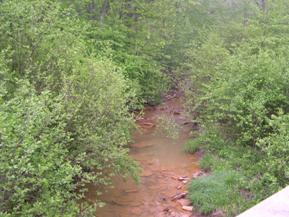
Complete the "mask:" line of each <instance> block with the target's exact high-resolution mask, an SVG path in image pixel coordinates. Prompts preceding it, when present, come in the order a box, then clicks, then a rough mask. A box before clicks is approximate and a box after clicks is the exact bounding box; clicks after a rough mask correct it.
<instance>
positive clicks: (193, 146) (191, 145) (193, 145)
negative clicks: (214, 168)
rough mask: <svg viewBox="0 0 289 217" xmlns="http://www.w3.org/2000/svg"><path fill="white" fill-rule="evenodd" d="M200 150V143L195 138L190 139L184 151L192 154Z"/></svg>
mask: <svg viewBox="0 0 289 217" xmlns="http://www.w3.org/2000/svg"><path fill="white" fill-rule="evenodd" d="M199 150H200V144H199V143H197V142H196V141H195V140H189V141H187V142H186V143H185V145H184V151H185V152H187V153H190V154H194V153H196V152H197V151H199Z"/></svg>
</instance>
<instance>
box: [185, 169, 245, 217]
mask: <svg viewBox="0 0 289 217" xmlns="http://www.w3.org/2000/svg"><path fill="white" fill-rule="evenodd" d="M241 182H242V177H241V176H240V175H239V174H238V173H237V172H234V171H219V172H214V173H212V174H211V175H208V176H204V177H200V178H197V179H194V180H192V181H191V183H190V184H189V192H190V193H189V199H190V200H191V201H192V203H193V204H194V206H195V207H196V208H197V209H198V210H200V211H201V213H203V214H209V213H211V212H213V211H215V210H218V209H222V210H223V211H225V212H226V214H227V215H228V216H233V215H234V216H235V215H236V214H237V213H238V211H239V210H238V209H236V208H237V206H238V204H239V203H240V202H241V201H242V200H243V198H242V197H241V196H240V194H238V193H237V192H239V190H240V183H241ZM232 210H234V212H233V213H230V212H231V211H232Z"/></svg>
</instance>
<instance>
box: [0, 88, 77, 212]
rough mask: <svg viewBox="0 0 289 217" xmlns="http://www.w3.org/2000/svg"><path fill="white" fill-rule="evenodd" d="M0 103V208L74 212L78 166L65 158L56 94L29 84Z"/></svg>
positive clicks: (65, 141)
mask: <svg viewBox="0 0 289 217" xmlns="http://www.w3.org/2000/svg"><path fill="white" fill-rule="evenodd" d="M15 91H16V93H15V94H16V95H17V96H16V97H14V98H13V99H11V100H9V101H8V102H5V103H2V104H1V106H0V108H1V109H0V142H1V143H0V144H1V156H0V162H1V164H0V177H1V184H0V189H1V191H0V193H1V201H0V204H1V205H0V207H1V213H2V214H3V213H7V214H8V213H9V214H11V216H40V215H45V216H63V215H66V216H73V215H75V214H76V213H77V208H76V201H75V199H76V195H75V193H74V192H75V190H76V184H75V183H74V182H73V179H74V177H76V176H79V175H80V173H81V167H79V166H78V165H77V164H76V165H74V164H73V163H72V162H71V161H70V160H69V159H68V158H67V155H68V153H67V152H68V150H67V148H66V147H67V145H68V143H69V141H70V140H71V138H70V136H69V134H68V133H67V132H66V131H65V127H66V123H65V113H64V108H63V105H62V104H61V99H60V98H53V97H51V94H49V93H48V92H45V93H42V94H41V95H38V96H37V95H36V94H35V91H33V89H32V88H31V87H29V85H25V84H23V85H21V88H19V89H17V90H15Z"/></svg>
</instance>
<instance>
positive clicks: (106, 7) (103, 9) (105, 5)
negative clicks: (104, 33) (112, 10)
mask: <svg viewBox="0 0 289 217" xmlns="http://www.w3.org/2000/svg"><path fill="white" fill-rule="evenodd" d="M108 10H109V0H104V1H103V3H102V7H101V10H100V15H99V22H100V23H103V20H104V17H105V16H106V14H107V12H108Z"/></svg>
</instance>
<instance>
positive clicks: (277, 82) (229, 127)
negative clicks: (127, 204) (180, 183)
mask: <svg viewBox="0 0 289 217" xmlns="http://www.w3.org/2000/svg"><path fill="white" fill-rule="evenodd" d="M236 2H237V1H236ZM237 5H238V6H239V7H240V8H241V6H240V5H239V4H237ZM245 8H247V9H249V10H247V11H246V13H245V14H243V16H244V17H243V20H241V19H240V18H242V16H240V15H241V14H239V15H237V16H236V19H231V20H230V22H228V23H226V24H224V23H220V22H218V21H220V20H222V19H223V20H227V19H228V17H231V15H230V14H228V13H225V18H223V17H219V18H217V21H216V22H215V25H214V28H213V30H207V36H206V37H204V38H203V39H202V40H200V39H197V40H196V41H195V42H194V43H192V46H191V48H189V49H188V50H187V57H188V60H189V61H187V63H186V68H185V69H186V70H187V71H188V72H190V71H191V74H190V76H191V78H190V82H188V81H186V83H185V85H184V87H185V89H186V97H187V99H188V100H187V106H188V110H189V111H190V112H191V113H192V114H193V115H200V116H199V117H200V122H202V123H204V129H203V133H202V134H201V135H200V137H199V138H197V139H196V141H195V143H198V144H201V147H202V148H203V149H204V150H205V151H206V152H207V154H206V155H205V156H204V158H203V159H202V160H201V162H200V165H201V167H203V168H204V169H209V168H210V169H211V170H213V171H220V170H224V169H225V170H230V169H231V170H238V172H239V173H240V174H242V176H243V177H244V183H245V186H246V191H248V192H249V193H248V195H250V197H248V198H246V200H244V201H241V202H240V204H235V205H236V207H231V208H230V205H232V204H234V202H230V201H225V202H224V204H223V205H220V204H219V205H216V207H215V208H218V209H223V207H222V206H225V207H227V208H228V209H229V210H239V211H242V210H243V209H244V208H246V207H248V206H249V205H252V204H254V203H257V202H258V201H260V200H262V199H265V198H266V197H268V196H270V195H271V194H272V193H274V192H276V191H278V190H279V189H281V188H283V187H285V186H287V185H288V183H289V179H288V162H289V159H288V112H289V110H288V108H289V94H288V93H289V89H288V87H289V79H288V77H289V71H288V61H287V59H288V57H289V53H288V48H289V46H288V45H289V41H288V35H289V28H288V19H287V18H288V3H286V2H285V1H278V2H275V1H274V2H273V1H266V8H265V9H266V13H264V12H263V11H262V10H261V11H260V10H259V12H258V11H257V10H255V9H254V7H251V6H250V5H249V4H248V5H247V6H246V7H245ZM236 32H237V34H236ZM215 54H216V55H215ZM219 57H220V58H219ZM213 174H214V172H213ZM191 194H193V191H191ZM237 194H238V193H236V197H237ZM208 200H209V199H208Z"/></svg>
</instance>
